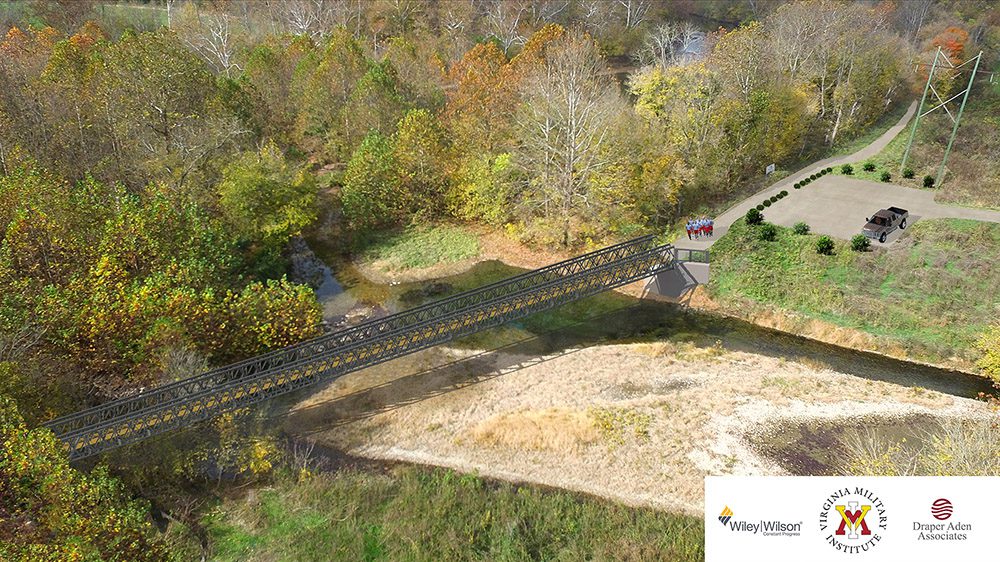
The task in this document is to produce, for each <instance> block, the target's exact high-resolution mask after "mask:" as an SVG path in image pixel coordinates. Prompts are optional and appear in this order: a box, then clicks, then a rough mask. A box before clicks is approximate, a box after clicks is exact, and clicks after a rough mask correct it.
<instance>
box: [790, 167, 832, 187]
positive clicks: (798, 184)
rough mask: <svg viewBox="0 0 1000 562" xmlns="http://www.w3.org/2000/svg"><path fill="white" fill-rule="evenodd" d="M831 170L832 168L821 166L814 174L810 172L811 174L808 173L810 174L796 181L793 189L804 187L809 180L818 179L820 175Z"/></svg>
mask: <svg viewBox="0 0 1000 562" xmlns="http://www.w3.org/2000/svg"><path fill="white" fill-rule="evenodd" d="M832 171H833V168H823V169H822V170H820V171H818V172H816V173H815V174H812V175H810V176H808V177H806V178H803V179H802V181H800V182H796V183H795V185H794V186H793V187H795V189H801V188H803V187H805V186H806V185H807V184H808V183H809V182H812V181H815V180H817V179H819V178H821V177H823V176H825V175H827V174H829V173H830V172H832Z"/></svg>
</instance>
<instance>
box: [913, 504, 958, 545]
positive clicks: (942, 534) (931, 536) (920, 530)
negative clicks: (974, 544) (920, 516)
mask: <svg viewBox="0 0 1000 562" xmlns="http://www.w3.org/2000/svg"><path fill="white" fill-rule="evenodd" d="M952 513H954V507H953V506H952V505H951V501H949V500H948V499H947V498H938V499H936V500H934V502H933V503H931V509H930V514H931V516H932V517H933V518H934V519H937V521H947V520H948V519H951V515H952ZM937 521H930V520H927V521H914V522H913V532H914V533H915V534H916V536H917V540H918V541H964V540H966V539H968V538H969V534H968V533H969V531H971V530H972V523H962V522H961V521H948V522H947V523H938V522H937Z"/></svg>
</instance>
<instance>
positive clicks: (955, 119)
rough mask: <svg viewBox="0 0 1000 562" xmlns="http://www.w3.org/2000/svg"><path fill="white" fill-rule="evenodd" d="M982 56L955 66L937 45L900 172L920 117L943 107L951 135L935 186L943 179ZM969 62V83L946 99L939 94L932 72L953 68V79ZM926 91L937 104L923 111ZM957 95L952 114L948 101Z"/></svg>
mask: <svg viewBox="0 0 1000 562" xmlns="http://www.w3.org/2000/svg"><path fill="white" fill-rule="evenodd" d="M982 58H983V52H982V51H979V54H978V55H976V56H974V57H972V58H971V59H969V60H967V61H965V62H963V63H962V64H959V65H957V66H956V65H955V64H953V63H952V62H951V60H949V59H948V57H947V56H946V55H945V54H944V53H943V52H941V47H938V49H937V52H935V53H934V62H933V63H931V70H930V72H929V73H928V74H927V84H925V85H924V95H923V96H921V98H920V107H919V108H918V109H917V115H916V116H915V117H914V119H913V127H911V128H910V139H909V140H908V141H907V143H906V150H905V151H904V152H903V161H902V163H901V164H900V166H899V169H900V173H902V171H903V170H904V169H906V161H907V159H908V158H909V156H910V148H911V147H912V146H913V138H914V137H915V136H916V133H917V125H918V124H919V123H920V118H921V117H923V116H924V115H927V114H928V113H931V112H933V111H937V110H938V109H944V112H945V114H947V115H948V118H949V119H951V121H952V123H953V126H952V128H951V137H950V138H949V139H948V147H947V148H945V151H944V157H943V158H941V166H940V167H939V168H938V174H937V179H936V180H935V182H934V183H935V185H937V186H940V185H941V182H942V181H943V180H944V169H945V164H946V163H947V162H948V154H949V153H951V147H952V145H953V144H954V142H955V135H956V134H957V133H958V125H959V123H960V122H961V120H962V112H964V111H965V103H966V102H967V101H968V100H969V92H971V91H972V84H973V83H974V82H975V79H976V74H977V73H979V62H980V61H981V60H982ZM970 62H974V63H975V64H974V65H973V67H972V73H971V74H970V75H969V83H968V84H967V85H966V87H965V89H964V90H962V91H961V92H958V93H957V94H955V95H954V96H951V97H950V98H948V99H943V98H942V97H941V94H939V93H938V91H937V88H935V87H934V72H935V71H937V70H939V69H949V70H953V71H955V73H954V74H953V75H952V76H951V78H952V79H954V78H957V77H958V76H959V75H961V73H962V72H964V71H963V70H962V67H964V66H965V65H967V64H969V63H970ZM939 63H940V64H939ZM990 81H991V82H992V76H991V77H990ZM928 92H930V93H932V94H934V97H935V98H937V101H938V105H936V106H934V107H932V108H930V109H928V110H927V111H924V102H926V101H927V94H928ZM959 97H961V98H962V104H961V105H960V106H959V108H958V113H957V114H956V115H952V113H951V110H950V109H948V103H950V102H952V101H954V100H956V99H958V98H959Z"/></svg>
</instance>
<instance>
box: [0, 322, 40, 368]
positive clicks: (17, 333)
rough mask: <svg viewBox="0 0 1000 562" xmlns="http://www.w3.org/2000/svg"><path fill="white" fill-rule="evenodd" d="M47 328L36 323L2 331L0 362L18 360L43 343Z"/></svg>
mask: <svg viewBox="0 0 1000 562" xmlns="http://www.w3.org/2000/svg"><path fill="white" fill-rule="evenodd" d="M44 334H45V329H44V328H42V327H41V326H36V325H34V324H24V325H21V326H17V327H14V328H13V330H11V331H10V332H0V363H2V362H4V361H18V360H20V359H21V358H23V357H24V356H25V355H27V353H28V352H29V351H31V349H32V348H34V347H35V346H36V345H38V344H39V343H41V341H42V336H43V335H44Z"/></svg>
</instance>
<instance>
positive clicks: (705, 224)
mask: <svg viewBox="0 0 1000 562" xmlns="http://www.w3.org/2000/svg"><path fill="white" fill-rule="evenodd" d="M714 228H715V221H713V220H712V219H710V218H707V217H701V218H700V219H691V220H689V221H687V233H688V240H691V239H692V238H701V237H702V236H705V237H710V236H712V234H713V229H714Z"/></svg>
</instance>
